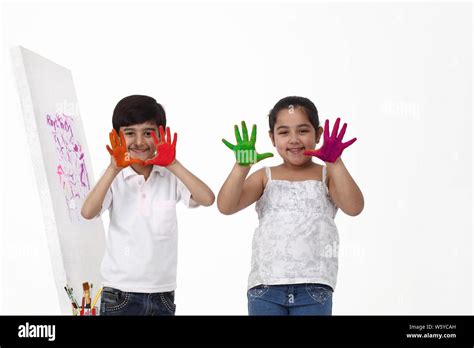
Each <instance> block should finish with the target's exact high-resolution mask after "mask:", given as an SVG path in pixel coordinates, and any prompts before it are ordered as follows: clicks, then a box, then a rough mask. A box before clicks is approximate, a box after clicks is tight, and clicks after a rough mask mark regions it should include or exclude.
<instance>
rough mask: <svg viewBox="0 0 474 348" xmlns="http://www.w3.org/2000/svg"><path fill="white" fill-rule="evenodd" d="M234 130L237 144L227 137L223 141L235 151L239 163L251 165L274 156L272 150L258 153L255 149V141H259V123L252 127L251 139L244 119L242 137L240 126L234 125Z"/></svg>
mask: <svg viewBox="0 0 474 348" xmlns="http://www.w3.org/2000/svg"><path fill="white" fill-rule="evenodd" d="M234 131H235V140H236V141H237V145H232V144H231V143H229V142H228V141H227V140H225V139H222V142H223V143H224V144H225V146H227V147H228V148H229V149H231V150H232V151H234V154H235V159H236V160H237V163H238V164H239V165H241V166H251V165H252V164H255V163H257V162H260V161H261V160H263V159H265V158H268V157H273V154H272V153H271V152H266V153H262V154H258V153H257V151H255V142H256V141H257V125H255V124H254V125H253V127H252V135H251V136H250V140H249V134H248V132H247V125H246V124H245V121H242V137H241V136H240V132H239V127H238V126H237V125H235V126H234Z"/></svg>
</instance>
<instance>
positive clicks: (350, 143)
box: [342, 138, 357, 149]
mask: <svg viewBox="0 0 474 348" xmlns="http://www.w3.org/2000/svg"><path fill="white" fill-rule="evenodd" d="M356 140H357V138H354V139H352V140H349V141H348V142H346V143H342V146H343V148H344V149H345V148H347V147H349V146H351V145H352V144H354V143H355V141H356Z"/></svg>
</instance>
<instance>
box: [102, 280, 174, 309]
mask: <svg viewBox="0 0 474 348" xmlns="http://www.w3.org/2000/svg"><path fill="white" fill-rule="evenodd" d="M175 312H176V305H175V304H174V291H170V292H157V293H152V294H145V293H137V292H123V291H120V290H118V289H114V288H108V287H104V289H103V290H102V295H101V301H100V315H174V314H175Z"/></svg>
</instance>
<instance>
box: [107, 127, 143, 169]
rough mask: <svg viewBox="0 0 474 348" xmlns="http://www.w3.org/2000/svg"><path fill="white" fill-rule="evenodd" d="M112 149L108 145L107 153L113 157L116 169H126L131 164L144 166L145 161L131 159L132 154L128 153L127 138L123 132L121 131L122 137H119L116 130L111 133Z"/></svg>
mask: <svg viewBox="0 0 474 348" xmlns="http://www.w3.org/2000/svg"><path fill="white" fill-rule="evenodd" d="M109 139H110V145H112V148H110V146H109V145H106V146H105V147H106V149H107V151H108V152H109V153H110V156H111V157H112V163H113V164H114V166H115V167H116V168H125V167H128V166H129V165H131V164H134V163H135V164H143V161H142V160H140V159H137V158H131V157H130V154H129V153H128V152H127V143H126V142H125V136H124V135H123V132H122V131H120V137H119V136H118V135H117V131H116V130H115V129H113V130H112V132H110V133H109Z"/></svg>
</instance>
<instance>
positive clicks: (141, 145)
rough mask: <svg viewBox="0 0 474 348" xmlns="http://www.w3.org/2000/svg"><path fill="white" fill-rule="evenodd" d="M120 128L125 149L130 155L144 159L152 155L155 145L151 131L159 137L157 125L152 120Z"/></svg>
mask: <svg viewBox="0 0 474 348" xmlns="http://www.w3.org/2000/svg"><path fill="white" fill-rule="evenodd" d="M120 130H121V131H123V134H124V136H125V142H126V143H127V151H128V152H129V154H130V157H133V158H138V159H141V160H143V161H144V160H147V159H150V158H152V157H153V156H154V154H155V150H156V147H155V142H154V140H153V137H152V135H151V133H152V132H155V134H156V136H157V138H158V139H160V134H159V132H158V126H157V125H156V124H155V123H154V122H150V121H148V122H144V123H139V124H134V125H131V126H126V127H120Z"/></svg>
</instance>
